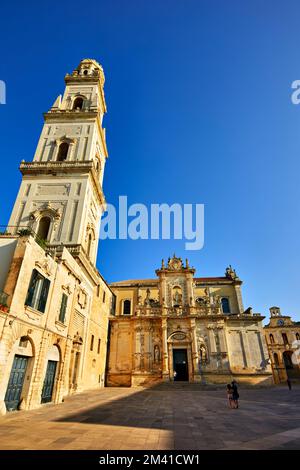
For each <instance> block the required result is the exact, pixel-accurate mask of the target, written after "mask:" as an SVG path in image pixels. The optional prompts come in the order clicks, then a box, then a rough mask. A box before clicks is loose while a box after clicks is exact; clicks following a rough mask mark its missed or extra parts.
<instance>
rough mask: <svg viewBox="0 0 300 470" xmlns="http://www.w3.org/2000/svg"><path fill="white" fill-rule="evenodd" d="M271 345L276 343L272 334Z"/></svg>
mask: <svg viewBox="0 0 300 470" xmlns="http://www.w3.org/2000/svg"><path fill="white" fill-rule="evenodd" d="M270 343H272V344H273V343H275V341H274V336H273V335H272V334H271V335H270Z"/></svg>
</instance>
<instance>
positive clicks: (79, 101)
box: [73, 96, 83, 109]
mask: <svg viewBox="0 0 300 470" xmlns="http://www.w3.org/2000/svg"><path fill="white" fill-rule="evenodd" d="M82 108H83V98H81V96H78V97H77V98H75V100H74V103H73V109H82Z"/></svg>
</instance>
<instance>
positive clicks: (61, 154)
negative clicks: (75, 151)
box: [57, 142, 69, 162]
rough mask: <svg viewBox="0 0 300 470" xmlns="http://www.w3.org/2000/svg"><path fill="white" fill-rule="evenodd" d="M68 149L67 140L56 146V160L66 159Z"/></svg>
mask: <svg viewBox="0 0 300 470" xmlns="http://www.w3.org/2000/svg"><path fill="white" fill-rule="evenodd" d="M68 151H69V144H68V143H67V142H62V143H61V144H60V146H59V148H58V153H57V161H58V162H63V161H64V160H66V158H67V156H68Z"/></svg>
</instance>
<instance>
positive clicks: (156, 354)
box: [154, 344, 160, 364]
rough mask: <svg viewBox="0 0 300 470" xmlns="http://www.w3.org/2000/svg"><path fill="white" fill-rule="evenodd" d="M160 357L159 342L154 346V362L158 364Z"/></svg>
mask: <svg viewBox="0 0 300 470" xmlns="http://www.w3.org/2000/svg"><path fill="white" fill-rule="evenodd" d="M159 359H160V350H159V346H158V344H156V345H155V346H154V363H155V364H158V363H159Z"/></svg>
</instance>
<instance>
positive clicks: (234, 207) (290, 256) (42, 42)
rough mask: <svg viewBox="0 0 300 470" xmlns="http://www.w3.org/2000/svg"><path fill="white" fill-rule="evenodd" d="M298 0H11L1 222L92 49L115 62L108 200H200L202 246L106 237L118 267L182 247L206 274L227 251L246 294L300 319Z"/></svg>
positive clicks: (111, 67)
mask: <svg viewBox="0 0 300 470" xmlns="http://www.w3.org/2000/svg"><path fill="white" fill-rule="evenodd" d="M299 17H300V4H299V2H297V1H285V2H283V1H274V0H272V1H263V2H262V1H261V0H254V1H253V0H251V1H250V0H248V1H241V0H238V1H234V0H227V1H226V2H225V1H224V0H219V1H214V0H207V1H205V0H184V1H183V0H182V1H181V0H173V1H170V0H160V1H158V0H152V1H151V2H150V1H145V0H139V1H138V0H131V1H125V0H113V1H106V2H105V1H102V0H93V1H89V2H86V3H82V2H78V3H77V2H76V0H75V1H72V2H71V1H65V0H64V1H61V2H53V1H51V2H50V1H47V0H46V1H43V2H36V1H30V2H18V1H15V2H10V3H8V2H5V4H4V3H2V5H1V30H0V39H1V53H2V57H1V68H0V79H1V80H5V82H6V84H7V104H6V105H5V106H0V123H1V127H0V132H1V140H0V155H1V165H2V166H1V170H2V179H1V189H2V191H1V200H0V214H1V223H2V224H5V223H7V221H8V218H9V215H10V211H11V209H12V206H13V203H14V199H15V197H16V194H17V190H18V187H19V183H20V180H21V177H20V174H19V172H18V169H17V168H18V164H19V162H20V160H21V159H25V160H31V159H32V158H33V153H34V150H35V146H36V144H37V140H38V137H39V133H40V130H41V127H42V123H43V120H42V112H44V111H47V110H48V109H49V107H50V106H51V105H52V103H53V101H54V99H55V98H56V96H57V95H58V94H59V93H61V92H62V91H63V88H64V81H63V78H64V75H65V73H66V72H71V71H72V70H73V69H74V68H75V67H76V66H77V65H78V63H79V61H80V60H81V59H82V58H85V57H92V58H95V59H97V60H98V61H99V62H100V63H101V64H102V65H103V67H104V70H105V74H106V84H105V94H106V100H107V106H108V113H107V115H106V117H105V121H104V126H105V127H106V129H107V144H108V151H109V159H108V161H107V166H106V172H105V180H104V191H105V194H106V199H107V201H108V202H111V203H116V201H117V198H118V196H119V195H124V194H125V195H128V199H129V202H130V203H133V202H141V203H145V204H150V203H151V202H156V203H162V202H167V203H170V204H171V203H173V202H179V203H204V204H205V210H206V213H205V246H204V248H203V249H202V250H201V251H198V252H195V251H194V252H192V251H191V252H185V251H184V244H183V242H181V241H172V240H171V241H164V240H162V241H103V242H101V243H100V245H99V256H98V268H99V269H100V271H101V273H102V274H103V275H104V277H105V278H106V279H107V280H108V281H115V280H120V279H130V278H144V277H146V278H148V277H153V275H154V270H155V269H156V268H157V267H158V266H159V265H160V262H161V258H163V257H165V258H167V257H168V256H169V255H171V254H172V253H173V252H174V251H176V254H178V255H180V256H182V257H183V258H185V257H186V256H187V257H188V258H189V259H190V263H191V264H192V265H194V266H195V267H196V268H197V275H198V276H219V275H223V273H224V270H225V268H226V266H227V265H228V264H229V263H231V264H232V265H233V266H234V267H235V268H236V270H237V273H238V274H239V275H240V277H241V278H242V279H243V280H244V287H243V293H244V302H245V307H248V306H252V307H253V308H254V311H258V312H262V313H264V314H268V308H269V307H270V306H271V305H279V306H280V307H281V308H282V311H283V312H284V313H286V314H292V315H293V316H294V318H296V319H298V320H300V304H299V264H300V249H299V248H300V247H299V244H300V242H299V240H300V237H299V233H300V213H299V200H300V179H299V174H300V164H299V159H300V105H299V106H295V105H293V104H292V103H291V99H290V96H291V83H292V82H293V81H294V80H296V79H300V52H299V40H300V29H299Z"/></svg>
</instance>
